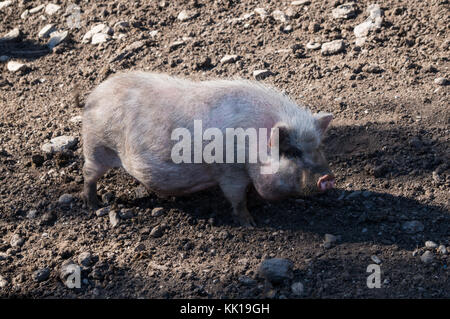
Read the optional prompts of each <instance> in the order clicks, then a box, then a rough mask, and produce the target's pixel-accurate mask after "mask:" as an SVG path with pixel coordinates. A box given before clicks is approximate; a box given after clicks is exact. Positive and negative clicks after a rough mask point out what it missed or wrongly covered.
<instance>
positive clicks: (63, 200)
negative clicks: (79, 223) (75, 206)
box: [58, 194, 73, 206]
mask: <svg viewBox="0 0 450 319" xmlns="http://www.w3.org/2000/svg"><path fill="white" fill-rule="evenodd" d="M72 201H73V196H72V195H71V194H62V195H61V196H60V197H59V199H58V204H60V205H63V206H67V205H69V204H70V203H71V202H72Z"/></svg>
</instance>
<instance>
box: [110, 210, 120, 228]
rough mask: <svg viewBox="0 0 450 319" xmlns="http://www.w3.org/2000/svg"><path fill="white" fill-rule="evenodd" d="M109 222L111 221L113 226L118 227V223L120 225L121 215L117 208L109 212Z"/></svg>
mask: <svg viewBox="0 0 450 319" xmlns="http://www.w3.org/2000/svg"><path fill="white" fill-rule="evenodd" d="M109 222H110V223H111V226H112V227H116V226H117V225H119V223H120V217H119V214H118V213H117V212H116V211H115V210H112V211H110V212H109Z"/></svg>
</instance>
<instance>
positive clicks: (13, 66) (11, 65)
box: [6, 61, 27, 73]
mask: <svg viewBox="0 0 450 319" xmlns="http://www.w3.org/2000/svg"><path fill="white" fill-rule="evenodd" d="M6 67H7V69H8V71H10V72H13V73H15V72H19V71H23V70H25V69H26V68H27V66H26V65H25V64H23V63H20V62H16V61H9V62H8V64H7V66H6Z"/></svg>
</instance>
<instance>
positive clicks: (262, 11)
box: [253, 8, 267, 21]
mask: <svg viewBox="0 0 450 319" xmlns="http://www.w3.org/2000/svg"><path fill="white" fill-rule="evenodd" d="M253 11H254V12H255V13H256V14H258V15H259V17H260V18H261V20H262V21H264V20H265V19H266V17H267V11H266V9H264V8H256V9H255V10H253Z"/></svg>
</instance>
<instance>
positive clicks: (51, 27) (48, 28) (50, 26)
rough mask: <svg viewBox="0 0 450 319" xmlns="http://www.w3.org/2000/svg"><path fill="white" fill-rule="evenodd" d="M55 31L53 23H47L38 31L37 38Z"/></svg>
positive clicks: (44, 36)
mask: <svg viewBox="0 0 450 319" xmlns="http://www.w3.org/2000/svg"><path fill="white" fill-rule="evenodd" d="M54 31H55V25H54V24H52V23H51V24H47V25H46V26H45V27H43V28H42V29H41V31H39V34H38V37H39V38H48V37H49V36H50V33H52V32H54Z"/></svg>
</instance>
